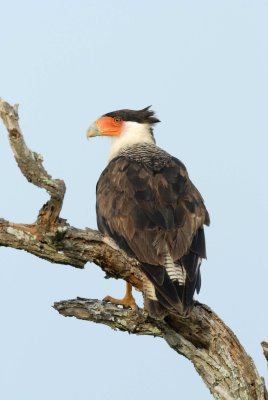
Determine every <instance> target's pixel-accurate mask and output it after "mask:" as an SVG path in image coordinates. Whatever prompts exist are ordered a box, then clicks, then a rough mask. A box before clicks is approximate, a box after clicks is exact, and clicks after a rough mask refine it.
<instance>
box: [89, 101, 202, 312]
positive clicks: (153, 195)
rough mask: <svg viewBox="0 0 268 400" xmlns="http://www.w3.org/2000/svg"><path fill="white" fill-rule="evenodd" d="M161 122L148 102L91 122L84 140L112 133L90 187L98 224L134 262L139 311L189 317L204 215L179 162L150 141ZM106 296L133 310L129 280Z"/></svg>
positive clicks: (198, 281) (198, 279) (198, 278)
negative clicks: (139, 279) (118, 295)
mask: <svg viewBox="0 0 268 400" xmlns="http://www.w3.org/2000/svg"><path fill="white" fill-rule="evenodd" d="M159 122H160V120H159V119H158V118H157V117H156V115H155V112H154V111H153V110H152V109H151V106H149V107H146V108H143V109H141V110H130V109H122V110H117V111H113V112H109V113H106V114H104V115H102V116H101V117H100V118H98V119H97V120H96V121H95V122H94V123H92V124H91V125H90V127H89V128H88V130H87V138H91V137H95V136H105V137H106V136H107V137H110V138H111V147H110V152H109V156H108V164H107V166H106V167H105V169H104V170H103V172H102V173H101V175H100V178H99V180H98V182H97V186H96V213H97V225H98V229H99V231H100V232H101V233H102V234H104V235H105V236H108V237H109V238H111V239H113V240H114V241H115V243H116V244H117V245H118V247H119V248H121V249H122V250H124V251H125V252H126V253H127V254H128V255H129V256H130V257H135V258H136V259H137V260H138V261H139V264H140V266H141V267H140V268H141V270H142V272H143V276H144V280H143V295H144V308H145V310H146V311H147V312H148V314H149V315H150V316H151V317H153V318H157V319H163V318H165V317H166V316H167V315H168V314H169V313H176V314H179V315H180V316H182V317H187V316H189V314H190V312H191V310H192V308H193V304H194V299H193V297H194V293H195V291H196V292H197V293H199V291H200V287H201V274H200V265H201V262H202V259H205V258H206V244H205V234H204V225H207V226H208V225H209V224H210V218H209V214H208V211H207V209H206V207H205V204H204V200H203V198H202V196H201V194H200V192H199V191H198V190H197V188H196V187H195V186H194V184H193V183H192V182H191V180H190V178H189V176H188V172H187V169H186V167H185V165H184V164H183V163H182V162H181V161H180V160H179V159H178V158H176V157H174V156H172V155H171V154H169V153H168V152H167V151H165V150H163V149H162V148H160V147H158V146H157V145H156V141H155V137H154V127H155V124H156V123H159ZM104 301H107V302H111V303H114V304H121V305H122V306H124V307H126V308H131V309H136V307H137V305H136V302H135V299H134V297H133V294H132V286H131V284H130V283H128V282H127V283H126V294H125V296H124V298H123V299H120V300H119V299H115V298H113V297H111V296H106V297H105V298H104Z"/></svg>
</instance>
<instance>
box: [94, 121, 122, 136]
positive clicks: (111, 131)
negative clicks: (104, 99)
mask: <svg viewBox="0 0 268 400" xmlns="http://www.w3.org/2000/svg"><path fill="white" fill-rule="evenodd" d="M95 123H96V125H97V127H98V128H99V130H100V134H101V135H102V136H119V135H120V134H121V131H122V128H123V124H124V121H122V120H121V119H120V118H116V117H115V118H113V117H101V118H99V119H97V121H96V122H95Z"/></svg>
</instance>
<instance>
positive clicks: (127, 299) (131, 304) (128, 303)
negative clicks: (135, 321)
mask: <svg viewBox="0 0 268 400" xmlns="http://www.w3.org/2000/svg"><path fill="white" fill-rule="evenodd" d="M103 301H106V302H107V303H112V304H116V305H120V306H123V307H124V308H131V309H132V310H137V309H138V306H137V304H136V302H135V299H134V297H133V295H132V286H131V284H130V283H128V282H127V287H126V294H125V296H124V297H123V299H115V298H114V297H111V296H105V297H104V299H103Z"/></svg>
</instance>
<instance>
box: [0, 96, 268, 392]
mask: <svg viewBox="0 0 268 400" xmlns="http://www.w3.org/2000/svg"><path fill="white" fill-rule="evenodd" d="M0 116H1V118H2V120H3V122H4V124H5V126H6V128H7V131H8V136H9V142H10V146H11V149H12V151H13V153H14V156H15V159H16V161H17V164H18V166H19V168H20V170H21V172H22V174H23V175H24V176H25V177H26V178H27V180H28V181H29V182H31V183H33V184H34V185H36V186H39V187H40V188H43V189H45V190H46V191H47V192H48V194H49V195H50V199H49V201H48V202H47V203H46V204H45V205H44V206H42V207H41V209H40V212H39V215H38V217H37V219H36V222H34V223H32V224H21V223H12V222H9V221H6V220H4V219H0V246H7V247H12V248H15V249H19V250H25V251H27V252H29V253H31V254H34V255H35V256H37V257H40V258H43V259H46V260H48V261H50V262H53V263H58V264H66V265H71V266H73V267H76V268H83V267H84V266H85V264H86V263H87V262H88V261H89V262H94V263H95V264H97V265H99V266H100V267H101V268H102V270H103V271H104V272H105V273H106V275H107V276H108V277H114V278H121V279H125V280H127V281H128V282H130V283H131V284H132V285H133V286H135V287H136V289H138V290H140V291H142V289H143V274H142V272H141V270H140V268H139V263H138V261H137V260H135V259H132V258H130V257H128V256H127V255H126V254H125V253H124V252H123V251H121V250H120V249H118V247H117V246H116V244H115V243H113V242H112V241H111V240H110V239H108V238H105V237H103V235H101V234H100V232H98V231H94V230H92V229H86V230H81V229H76V228H74V227H72V226H70V225H69V224H68V223H67V221H66V220H64V219H62V218H60V217H59V215H60V211H61V207H62V203H63V199H64V193H65V184H64V182H63V181H62V180H57V179H53V178H52V177H51V176H50V175H49V174H48V173H47V172H46V170H45V169H44V167H43V165H42V157H41V156H40V155H39V154H37V153H35V152H32V151H31V150H29V149H28V147H27V145H26V143H25V141H24V139H23V136H22V133H21V130H20V127H19V122H18V107H17V106H14V107H12V106H10V105H9V104H8V103H6V102H5V101H2V100H0ZM54 308H55V309H56V310H58V312H59V313H60V314H62V315H65V316H74V317H76V318H79V319H84V320H88V321H93V322H97V323H102V324H106V325H108V326H110V327H111V328H113V329H120V330H122V331H128V332H130V333H135V334H138V335H153V336H158V337H160V338H163V339H164V340H165V341H166V342H167V343H168V345H169V346H170V347H172V348H173V349H174V350H175V351H176V352H177V353H179V354H182V355H184V356H185V357H187V358H188V359H189V360H190V361H192V363H193V364H194V366H195V368H196V371H197V372H198V373H199V374H200V376H201V377H202V379H203V380H204V382H205V384H206V385H207V386H208V388H209V390H210V392H211V393H212V395H213V396H214V398H215V399H221V400H229V399H239V400H268V394H267V391H266V388H265V384H264V381H263V379H262V378H261V377H260V376H259V374H258V372H257V370H256V368H255V365H254V363H253V361H252V359H251V358H250V357H249V356H248V355H247V353H246V352H245V350H244V349H243V347H242V346H241V344H240V343H239V341H238V339H237V338H236V336H235V335H234V334H233V332H232V331H231V330H230V329H229V328H228V327H227V326H226V325H225V324H224V322H223V321H222V320H221V319H220V318H219V317H218V316H217V315H216V314H215V313H214V312H213V311H212V310H210V309H209V308H208V307H207V306H205V305H203V304H199V303H196V305H195V307H194V309H193V312H192V313H191V315H190V317H189V318H187V319H183V318H180V317H179V316H178V315H175V314H170V315H169V316H168V317H166V319H165V321H158V320H155V319H152V318H150V317H149V316H148V315H147V313H146V312H145V311H144V310H138V311H132V310H131V311H130V310H124V309H121V308H118V307H116V306H114V305H111V304H107V303H103V302H101V301H98V300H89V299H79V298H78V299H76V300H67V301H61V302H58V303H55V304H54ZM262 345H263V349H264V354H265V356H266V358H267V344H265V343H264V344H262Z"/></svg>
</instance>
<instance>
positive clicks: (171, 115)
mask: <svg viewBox="0 0 268 400" xmlns="http://www.w3.org/2000/svg"><path fill="white" fill-rule="evenodd" d="M0 10H1V12H0V35H1V36H0V37H1V63H0V96H1V97H2V98H4V99H6V100H7V101H9V102H11V103H17V102H18V103H20V118H21V126H22V128H23V132H24V135H25V139H26V141H27V143H28V145H29V146H30V147H31V148H32V149H33V150H35V151H37V152H40V153H42V155H43V157H44V159H45V166H46V168H47V170H48V171H49V173H51V174H52V175H53V177H55V178H61V179H64V180H65V182H66V184H67V193H66V199H65V203H64V207H63V210H62V217H64V218H68V220H69V222H70V223H71V224H72V225H74V226H77V227H82V228H83V227H85V226H89V227H96V222H95V184H96V181H97V179H98V176H99V174H100V172H101V171H102V169H103V168H104V166H105V163H106V159H107V152H108V148H109V140H108V139H107V140H104V139H95V140H91V141H89V142H87V141H86V139H85V131H86V128H87V126H88V125H89V124H90V123H91V122H92V121H93V120H95V119H96V117H98V116H100V115H101V114H103V113H105V112H109V111H112V110H114V109H118V108H134V109H138V108H142V107H145V106H147V105H149V104H152V105H153V109H154V110H155V111H156V112H157V115H158V117H159V119H160V120H161V121H162V123H161V124H158V126H157V127H156V129H155V136H156V139H157V142H158V144H159V145H160V146H161V147H163V148H165V149H166V150H167V151H169V152H171V153H172V154H173V155H175V156H177V157H178V158H179V159H181V160H182V161H183V162H184V163H185V164H186V166H187V168H188V171H189V174H190V176H191V178H192V180H193V181H194V183H195V184H196V185H197V187H198V188H199V189H200V191H201V192H202V194H203V197H204V198H205V201H206V205H207V208H208V210H209V212H210V215H211V221H212V224H211V227H210V228H209V229H207V230H206V235H207V252H208V260H207V262H204V263H203V265H202V289H201V293H200V295H199V296H198V300H200V301H201V302H204V303H206V304H208V305H209V306H211V307H212V308H213V309H214V310H215V311H216V312H217V313H218V314H219V315H220V317H221V318H223V319H224V320H225V322H226V323H227V324H228V325H229V326H230V327H231V328H232V329H233V330H234V332H235V333H236V335H237V336H238V337H239V339H240V341H241V343H242V344H243V345H244V346H245V348H246V349H247V351H248V352H249V353H250V355H251V356H252V357H253V358H254V360H255V362H256V364H257V367H258V369H259V371H260V373H261V374H262V375H264V376H265V375H267V370H266V367H265V360H264V357H263V356H262V352H261V348H260V345H259V343H260V342H261V341H262V340H265V339H266V340H267V339H268V328H267V326H268V322H267V318H265V315H267V281H268V269H267V250H266V249H267V229H266V224H267V217H268V215H267V196H268V190H267V170H268V168H267V164H268V162H267V147H268V140H267V127H268V122H267V106H268V95H267V93H268V78H267V76H268V74H267V70H268V41H267V37H268V28H267V18H268V3H267V2H266V1H256V0H254V1H253V0H252V1H248V0H243V1H242V0H241V1H237V0H231V1H215V0H213V1H206V0H204V1H194V0H193V1H176V0H173V1H171V0H167V1H156V0H154V1H152V0H148V1H141V0H136V1H130V0H124V1H123V0H113V1H108V0H106V1H104V0H96V1H92V0H87V1H86V0H78V1H71V0H65V1H63V0H61V1H59V0H53V1H52V0H47V1H33V0H32V1H30V0H24V1H18V0H17V1H9V2H7V1H5V2H4V1H3V0H0ZM0 162H1V164H0V165H1V168H0V179H1V187H2V192H1V204H0V217H4V218H6V219H10V220H12V221H14V222H25V223H30V222H32V221H33V220H34V219H35V218H36V215H37V212H38V210H39V208H40V207H41V206H42V204H43V203H44V202H45V201H46V200H47V198H48V196H47V194H46V193H45V192H44V191H42V190H41V189H38V188H36V187H34V186H32V185H30V184H29V183H27V182H26V180H25V178H24V177H23V176H22V175H21V173H20V171H19V170H18V168H17V166H16V163H15V161H14V159H13V156H12V154H11V151H10V149H9V146H8V142H7V135H6V132H5V129H4V127H3V125H2V124H1V126H0ZM123 291H124V282H118V281H113V280H111V279H110V280H108V281H107V280H105V279H103V273H102V272H101V271H100V270H99V269H98V268H97V267H95V266H94V265H92V264H88V265H87V267H86V269H85V270H84V271H80V270H76V269H74V268H71V267H67V266H60V265H52V264H49V263H48V262H45V261H42V260H39V259H37V258H35V257H33V256H31V255H28V254H26V253H23V252H19V251H15V250H11V249H6V248H0V298H1V304H2V312H1V333H0V354H1V357H0V377H1V382H0V398H1V399H5V400H24V399H25V400H36V399H38V400H47V399H50V400H54V399H55V400H56V399H57V400H58V399H64V400H72V399H76V400H87V399H94V400H106V399H110V400H115V399H116V400H123V399H126V398H127V399H128V400H134V399H135V400H136V399H137V398H140V399H145V398H147V399H154V400H160V399H163V398H167V397H173V396H176V397H177V398H180V399H195V400H204V399H205V400H208V399H211V395H210V394H209V392H208V390H207V388H206V387H205V385H204V384H203V382H202V381H201V379H200V378H199V376H198V375H197V373H196V372H195V371H194V369H193V367H192V365H191V364H190V362H189V361H187V360H186V359H184V358H183V357H178V356H177V355H176V354H175V352H173V351H172V350H171V349H170V348H169V347H168V346H167V345H166V344H165V343H164V342H163V341H161V340H159V339H152V338H148V337H135V336H130V335H127V334H123V333H118V332H114V331H112V330H110V329H108V328H107V327H104V326H100V325H94V324H90V323H86V322H83V321H78V320H75V319H70V318H68V319H66V318H63V317H61V316H59V315H58V314H57V313H56V312H55V311H54V310H53V309H52V308H51V304H53V302H54V301H57V300H61V299H68V298H73V297H76V296H82V297H92V298H102V297H104V296H105V295H106V294H108V293H109V294H112V295H115V296H117V295H120V294H123ZM127 360H128V361H130V363H131V365H130V367H129V368H128V367H127ZM134 388H135V391H134Z"/></svg>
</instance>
